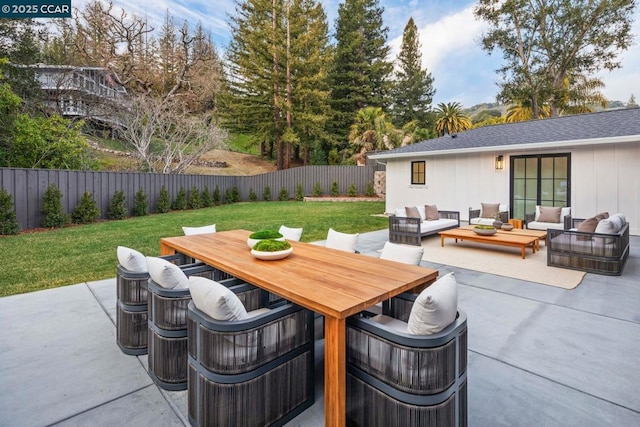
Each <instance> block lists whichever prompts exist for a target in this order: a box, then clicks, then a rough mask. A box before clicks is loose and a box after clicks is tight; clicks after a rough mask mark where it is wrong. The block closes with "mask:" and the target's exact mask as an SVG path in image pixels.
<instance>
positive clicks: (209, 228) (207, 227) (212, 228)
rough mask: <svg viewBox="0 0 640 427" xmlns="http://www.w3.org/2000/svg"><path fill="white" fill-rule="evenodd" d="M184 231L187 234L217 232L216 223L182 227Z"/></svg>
mask: <svg viewBox="0 0 640 427" xmlns="http://www.w3.org/2000/svg"><path fill="white" fill-rule="evenodd" d="M182 232H183V233H184V235H185V236H193V235H194V234H205V233H215V232H216V225H215V224H211V225H205V226H202V227H182Z"/></svg>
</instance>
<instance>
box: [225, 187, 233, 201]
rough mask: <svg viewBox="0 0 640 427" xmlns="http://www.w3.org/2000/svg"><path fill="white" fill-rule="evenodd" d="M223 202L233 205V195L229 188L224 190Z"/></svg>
mask: <svg viewBox="0 0 640 427" xmlns="http://www.w3.org/2000/svg"><path fill="white" fill-rule="evenodd" d="M224 201H225V202H226V203H228V204H232V203H233V193H232V192H231V189H230V188H227V189H225V190H224Z"/></svg>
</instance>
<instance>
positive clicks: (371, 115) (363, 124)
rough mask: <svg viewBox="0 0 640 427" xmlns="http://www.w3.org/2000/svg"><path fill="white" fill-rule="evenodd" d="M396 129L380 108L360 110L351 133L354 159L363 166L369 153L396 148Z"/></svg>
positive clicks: (350, 139) (350, 140) (350, 138)
mask: <svg viewBox="0 0 640 427" xmlns="http://www.w3.org/2000/svg"><path fill="white" fill-rule="evenodd" d="M395 133H396V129H395V127H394V126H393V124H392V123H391V121H390V120H389V119H388V118H387V116H386V115H385V113H383V112H382V108H380V107H366V108H362V109H360V110H358V112H357V113H356V119H355V123H354V124H352V125H351V130H350V131H349V143H350V144H351V145H352V147H353V151H354V152H355V153H354V155H353V157H354V159H355V160H356V162H357V163H358V164H362V163H363V161H364V160H365V158H366V156H367V152H369V151H376V150H387V149H392V148H394V147H395V144H394V141H395V139H396V137H395Z"/></svg>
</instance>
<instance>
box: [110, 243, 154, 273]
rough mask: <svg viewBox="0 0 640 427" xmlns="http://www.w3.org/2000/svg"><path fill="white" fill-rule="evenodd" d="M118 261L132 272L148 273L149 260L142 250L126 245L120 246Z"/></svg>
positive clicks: (117, 252) (117, 251)
mask: <svg viewBox="0 0 640 427" xmlns="http://www.w3.org/2000/svg"><path fill="white" fill-rule="evenodd" d="M116 254H117V256H118V262H119V263H120V265H121V266H122V267H123V268H124V269H125V270H128V271H130V272H132V273H146V272H147V271H149V270H148V269H147V260H146V258H145V257H144V255H142V254H141V253H140V252H138V251H136V250H135V249H131V248H127V247H125V246H118V249H117V250H116Z"/></svg>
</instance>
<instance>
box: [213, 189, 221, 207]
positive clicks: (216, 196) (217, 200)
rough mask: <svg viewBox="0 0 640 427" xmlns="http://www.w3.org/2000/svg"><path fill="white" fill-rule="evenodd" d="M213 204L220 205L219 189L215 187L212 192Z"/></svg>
mask: <svg viewBox="0 0 640 427" xmlns="http://www.w3.org/2000/svg"><path fill="white" fill-rule="evenodd" d="M213 204H214V205H216V206H218V205H219V204H220V188H218V186H217V185H216V188H215V189H214V190H213Z"/></svg>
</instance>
